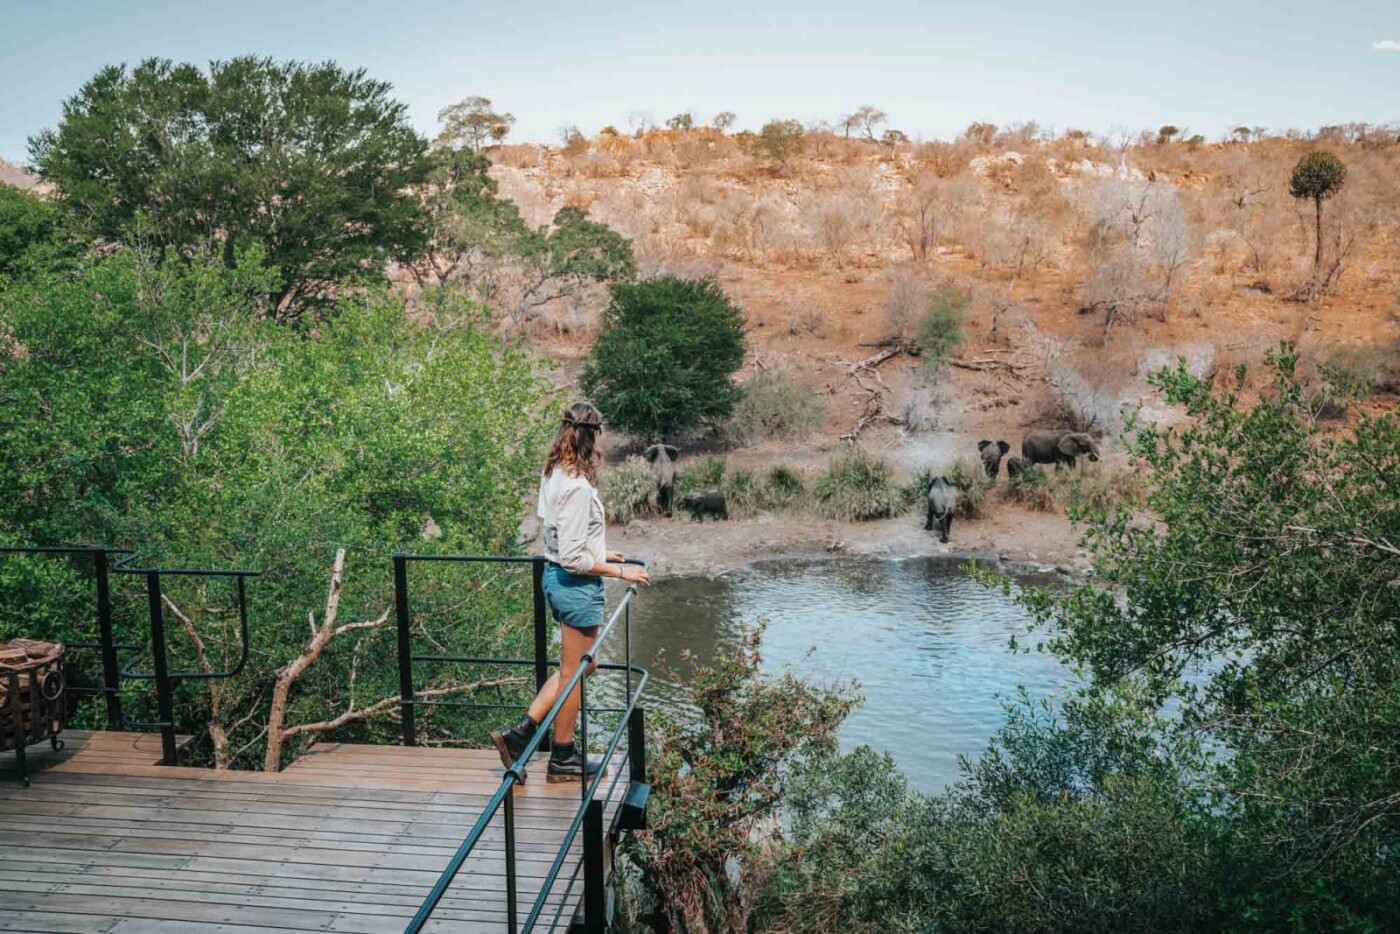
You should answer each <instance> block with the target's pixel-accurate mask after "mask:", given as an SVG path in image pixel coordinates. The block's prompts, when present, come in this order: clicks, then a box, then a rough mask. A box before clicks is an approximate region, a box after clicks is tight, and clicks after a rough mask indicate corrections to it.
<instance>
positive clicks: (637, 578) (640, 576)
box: [617, 564, 651, 584]
mask: <svg viewBox="0 0 1400 934" xmlns="http://www.w3.org/2000/svg"><path fill="white" fill-rule="evenodd" d="M617 571H618V577H620V578H621V579H622V580H625V581H627V582H628V583H629V584H650V583H651V575H649V574H647V569H646V568H644V567H641V566H639V565H635V564H624V565H622V567H620V568H618V569H617Z"/></svg>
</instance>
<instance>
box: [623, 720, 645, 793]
mask: <svg viewBox="0 0 1400 934" xmlns="http://www.w3.org/2000/svg"><path fill="white" fill-rule="evenodd" d="M627 768H628V778H630V779H631V780H632V781H634V782H644V781H646V780H647V723H646V715H645V714H644V713H643V712H642V708H640V707H633V708H632V713H631V715H629V716H628V718H627Z"/></svg>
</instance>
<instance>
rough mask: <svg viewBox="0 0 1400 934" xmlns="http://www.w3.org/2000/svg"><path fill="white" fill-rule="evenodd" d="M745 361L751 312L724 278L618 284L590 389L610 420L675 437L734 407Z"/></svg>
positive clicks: (589, 375)
mask: <svg viewBox="0 0 1400 934" xmlns="http://www.w3.org/2000/svg"><path fill="white" fill-rule="evenodd" d="M743 361H744V317H743V314H742V313H740V311H739V309H738V308H736V307H735V306H734V304H733V303H731V302H730V301H729V299H728V298H726V297H725V294H724V292H723V291H722V290H721V289H720V287H719V285H718V284H717V283H715V282H713V281H710V280H694V281H693V280H687V279H679V278H676V277H674V276H663V277H660V278H657V279H650V280H647V281H645V282H638V283H635V284H630V283H624V284H617V285H614V286H613V287H612V303H611V304H610V305H609V306H608V310H607V312H606V313H605V314H604V316H603V324H602V331H601V332H600V333H599V335H598V339H597V341H595V342H594V344H593V351H592V354H591V355H590V357H589V359H588V363H587V365H586V366H585V367H584V370H583V380H582V384H583V391H584V392H585V393H587V394H588V396H589V397H590V398H591V399H592V400H593V401H594V402H595V403H596V404H597V406H598V408H599V409H601V410H602V412H603V417H604V419H605V420H606V421H607V422H608V424H611V425H614V426H616V427H617V428H620V429H622V430H623V431H626V432H630V433H632V434H635V435H638V436H640V437H642V438H644V439H646V440H661V439H663V438H675V437H677V436H679V435H681V434H683V433H685V432H687V431H690V430H692V429H694V428H697V427H698V426H700V425H701V424H704V423H705V422H709V421H716V420H719V419H722V418H724V417H725V416H727V415H728V414H729V413H730V412H731V411H732V410H733V408H734V403H735V402H736V401H737V400H738V398H739V388H738V387H737V386H736V385H735V384H734V373H735V372H736V371H737V370H738V369H739V365H740V364H741V363H743Z"/></svg>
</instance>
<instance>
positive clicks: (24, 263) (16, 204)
mask: <svg viewBox="0 0 1400 934" xmlns="http://www.w3.org/2000/svg"><path fill="white" fill-rule="evenodd" d="M70 228H71V224H70V223H69V222H68V218H67V215H66V214H65V213H64V211H63V209H62V208H61V207H60V206H59V205H57V204H55V203H54V202H52V201H48V200H45V199H44V198H40V197H39V196H38V195H35V194H32V193H30V192H27V191H21V190H20V189H18V188H11V187H10V186H9V185H5V184H0V277H5V276H14V275H16V274H18V273H21V272H23V271H25V270H29V269H34V268H54V267H56V266H64V265H68V264H71V263H72V261H73V260H75V259H76V258H77V257H78V255H79V254H80V253H81V251H82V245H81V244H80V243H79V242H78V241H77V240H76V239H75V238H74V237H73V235H72V233H71V230H70Z"/></svg>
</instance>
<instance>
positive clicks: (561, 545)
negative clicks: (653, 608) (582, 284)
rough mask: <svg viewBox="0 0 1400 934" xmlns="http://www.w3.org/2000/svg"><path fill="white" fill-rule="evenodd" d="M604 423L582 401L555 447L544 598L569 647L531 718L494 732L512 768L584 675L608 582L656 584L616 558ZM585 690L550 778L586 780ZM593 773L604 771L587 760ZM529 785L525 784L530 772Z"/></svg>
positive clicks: (570, 706)
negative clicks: (608, 539) (603, 465)
mask: <svg viewBox="0 0 1400 934" xmlns="http://www.w3.org/2000/svg"><path fill="white" fill-rule="evenodd" d="M602 430H603V417H602V415H600V414H599V412H598V410H597V409H595V408H594V407H593V406H592V405H590V404H589V403H587V402H575V403H574V404H573V405H571V406H569V408H568V409H567V410H566V411H565V412H564V421H563V424H561V425H560V426H559V431H558V433H557V434H555V436H554V443H553V444H551V445H550V447H549V456H548V457H547V458H546V459H545V462H544V476H543V478H542V479H541V480H540V502H539V507H538V508H537V509H536V513H537V514H538V515H539V517H540V524H541V532H542V535H543V537H544V556H545V559H546V561H547V562H548V563H547V564H545V568H544V581H543V585H544V598H545V603H546V604H548V605H549V609H550V612H551V613H552V614H553V615H554V619H555V620H556V621H557V622H558V623H559V625H560V630H561V634H562V637H563V646H562V649H561V651H560V655H559V670H558V671H557V672H555V674H554V675H553V676H551V677H550V679H549V680H548V681H546V682H545V685H544V687H543V688H541V689H540V692H539V694H537V695H535V699H534V701H533V702H531V704H530V708H529V710H527V711H526V712H525V716H524V717H522V718H521V719H520V722H519V723H517V724H516V725H515V726H512V727H506V728H504V729H500V730H492V731H491V741H492V742H493V743H495V744H496V749H497V750H498V751H499V752H500V754H501V762H503V763H504V764H505V766H506V768H510V767H511V766H512V765H514V764H515V760H516V759H517V758H518V757H519V756H520V753H521V752H523V751H524V749H525V747H526V745H528V744H529V742H530V740H531V739H533V738H534V735H535V731H536V730H537V729H539V724H540V722H541V721H542V720H544V718H545V717H546V716H548V715H549V711H550V708H552V707H553V706H554V703H555V701H557V700H558V699H559V691H560V689H561V688H562V687H563V685H564V684H566V683H568V681H569V679H570V678H572V677H573V676H574V672H576V671H578V666H579V664H580V663H581V662H582V660H583V654H584V653H585V652H587V651H588V650H589V648H590V647H591V646H592V645H593V640H594V638H595V637H596V636H597V634H598V627H600V626H602V625H603V578H605V577H616V578H619V579H620V580H625V581H629V582H631V583H637V584H646V583H649V578H648V577H647V572H646V571H645V570H644V569H642V568H639V567H633V566H630V565H624V564H622V563H621V562H622V560H623V559H622V555H619V554H614V553H610V552H609V551H608V550H607V546H606V545H605V543H604V540H603V535H604V530H605V528H606V521H605V519H604V514H603V503H602V500H600V499H599V498H598V466H599V463H600V461H601V460H602V457H601V455H600V454H599V453H598V451H597V448H596V444H597V437H598V434H599V432H601V431H602ZM578 704H579V690H578V688H577V687H575V688H574V690H573V692H572V693H571V694H570V696H569V698H568V700H566V701H565V702H564V703H563V705H562V706H561V707H560V708H559V714H558V716H556V717H555V718H554V744H553V748H552V750H551V751H550V754H549V772H548V776H547V777H548V780H549V781H551V782H556V781H568V780H577V779H579V778H580V777H582V775H583V772H584V768H585V757H584V755H583V754H582V753H580V752H579V750H578V749H576V748H575V747H574V724H575V721H577V719H578ZM587 769H588V773H589V774H592V773H594V772H596V771H597V770H598V763H597V761H596V760H594V759H591V758H590V759H588V760H587ZM521 780H522V781H523V780H524V775H523V772H522V777H521Z"/></svg>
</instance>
